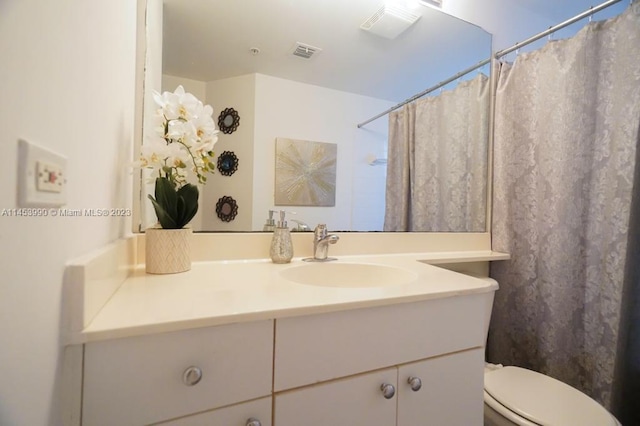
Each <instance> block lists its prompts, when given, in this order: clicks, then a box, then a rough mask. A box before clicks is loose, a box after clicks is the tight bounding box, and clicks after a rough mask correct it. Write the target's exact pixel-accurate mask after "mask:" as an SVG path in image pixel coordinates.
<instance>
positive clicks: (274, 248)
mask: <svg viewBox="0 0 640 426" xmlns="http://www.w3.org/2000/svg"><path fill="white" fill-rule="evenodd" d="M269 254H270V255H271V261H272V262H273V263H289V262H291V258H293V244H292V242H291V233H290V232H289V228H288V227H287V221H286V220H285V211H284V210H280V220H279V221H278V224H277V226H276V229H275V230H274V231H273V238H272V239H271V250H269Z"/></svg>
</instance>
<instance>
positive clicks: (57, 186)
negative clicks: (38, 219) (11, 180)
mask: <svg viewBox="0 0 640 426" xmlns="http://www.w3.org/2000/svg"><path fill="white" fill-rule="evenodd" d="M18 163H19V164H18V205H19V207H60V206H63V205H65V204H66V202H67V158H66V157H64V156H62V155H60V154H57V153H55V152H53V151H50V150H48V149H46V148H43V147H41V146H38V145H36V144H34V143H31V142H28V141H26V140H23V139H20V140H19V141H18Z"/></svg>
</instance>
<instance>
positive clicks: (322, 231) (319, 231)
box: [313, 223, 327, 236]
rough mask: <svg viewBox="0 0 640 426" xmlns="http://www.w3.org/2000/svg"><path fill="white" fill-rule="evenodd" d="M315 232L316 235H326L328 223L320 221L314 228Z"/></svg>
mask: <svg viewBox="0 0 640 426" xmlns="http://www.w3.org/2000/svg"><path fill="white" fill-rule="evenodd" d="M313 233H314V234H315V235H316V236H318V235H319V236H325V235H327V225H326V224H324V223H319V224H318V225H316V228H315V229H314V230H313Z"/></svg>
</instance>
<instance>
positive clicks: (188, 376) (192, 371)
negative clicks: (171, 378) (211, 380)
mask: <svg viewBox="0 0 640 426" xmlns="http://www.w3.org/2000/svg"><path fill="white" fill-rule="evenodd" d="M200 380H202V370H201V369H199V368H198V367H193V366H191V367H189V368H187V369H186V370H184V373H182V383H184V384H185V385H187V386H194V385H197V384H198V383H199V382H200Z"/></svg>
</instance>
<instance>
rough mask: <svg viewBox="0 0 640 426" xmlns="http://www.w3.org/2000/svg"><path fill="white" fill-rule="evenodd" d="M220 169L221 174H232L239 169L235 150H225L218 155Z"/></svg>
mask: <svg viewBox="0 0 640 426" xmlns="http://www.w3.org/2000/svg"><path fill="white" fill-rule="evenodd" d="M218 170H219V171H220V174H222V175H225V176H231V175H232V174H234V173H235V172H236V170H238V157H236V154H234V153H233V151H224V152H223V153H222V154H220V156H219V157H218Z"/></svg>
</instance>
